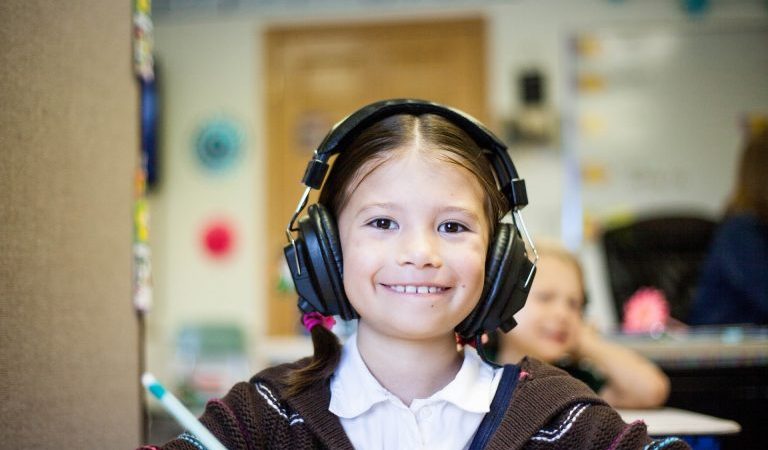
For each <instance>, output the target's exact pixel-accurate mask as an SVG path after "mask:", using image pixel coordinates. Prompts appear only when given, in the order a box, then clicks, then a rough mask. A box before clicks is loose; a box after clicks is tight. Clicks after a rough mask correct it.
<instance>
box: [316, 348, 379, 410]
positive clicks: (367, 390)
mask: <svg viewBox="0 0 768 450" xmlns="http://www.w3.org/2000/svg"><path fill="white" fill-rule="evenodd" d="M390 395H392V394H390V393H389V391H387V390H386V389H384V387H383V386H382V385H381V384H379V382H378V381H377V380H376V378H374V377H373V375H372V374H371V372H370V371H369V370H368V366H366V365H365V362H364V361H363V358H362V357H361V356H360V352H359V351H358V349H357V334H353V335H351V336H350V337H349V338H348V339H347V341H346V343H345V344H344V347H343V348H342V350H341V359H340V360H339V365H338V366H337V367H336V371H335V372H334V374H333V377H331V403H330V405H329V406H328V409H329V410H330V411H331V412H332V413H334V414H336V415H337V416H339V417H342V418H347V419H351V418H353V417H357V416H359V415H361V414H363V413H364V412H366V411H368V410H369V409H371V407H373V405H375V404H377V403H379V402H383V401H386V400H387V399H388V398H389V396H390Z"/></svg>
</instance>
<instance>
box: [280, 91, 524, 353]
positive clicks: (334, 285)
mask: <svg viewBox="0 0 768 450" xmlns="http://www.w3.org/2000/svg"><path fill="white" fill-rule="evenodd" d="M398 114H410V115H414V116H418V115H421V114H435V115H438V116H441V117H443V118H445V119H446V120H448V121H449V122H451V123H452V124H454V125H456V126H457V127H459V128H461V129H462V130H463V131H464V132H466V133H467V134H468V135H469V136H470V137H471V138H472V139H473V140H474V141H475V142H476V143H477V145H478V146H479V147H480V148H481V149H482V152H483V155H484V156H485V157H487V158H488V160H489V162H490V163H491V166H492V168H493V171H494V172H495V175H496V179H497V182H498V184H499V186H500V190H501V192H502V193H503V194H504V196H505V197H506V198H507V201H508V202H509V205H510V207H511V209H512V212H513V221H514V225H513V224H510V223H506V222H500V223H498V224H497V227H496V233H495V237H494V239H493V240H492V241H491V243H490V246H489V248H488V255H487V257H486V263H485V283H484V285H483V293H482V295H481V297H480V301H479V302H478V304H477V306H476V307H475V308H474V309H473V310H472V312H471V313H470V314H469V316H467V317H466V318H465V319H464V320H463V321H462V322H461V323H460V324H459V325H458V326H457V327H456V332H457V333H458V334H459V335H460V336H461V337H462V338H464V339H471V338H477V337H478V336H480V335H481V334H482V333H484V332H488V333H490V332H492V331H495V330H496V329H497V328H501V329H502V330H504V331H505V332H506V331H509V330H511V329H512V328H514V326H515V325H517V322H515V319H514V318H513V317H512V316H513V314H515V313H516V312H517V311H519V310H520V308H522V307H523V305H524V304H525V299H526V297H527V296H528V291H529V290H530V287H531V283H532V282H533V277H534V274H535V272H536V259H538V254H537V253H536V249H535V247H534V246H533V243H532V242H531V239H530V237H529V236H528V232H527V231H526V229H525V223H524V222H523V220H522V216H521V215H520V209H521V208H523V207H524V206H525V205H526V204H528V198H527V194H526V190H525V181H523V180H522V179H520V178H518V176H517V170H515V166H514V164H512V160H511V159H510V157H509V155H508V153H507V147H506V146H505V145H504V144H503V143H502V142H501V141H500V140H499V139H498V138H497V137H496V136H494V135H493V133H491V132H490V131H488V130H487V129H486V128H485V127H484V126H483V125H482V124H481V123H480V122H478V121H477V120H475V119H474V118H472V117H470V116H469V115H467V114H465V113H463V112H461V111H458V110H456V109H452V108H449V107H446V106H443V105H439V104H437V103H432V102H427V101H423V100H414V99H395V100H384V101H380V102H376V103H372V104H370V105H368V106H365V107H363V108H361V109H359V110H358V111H356V112H354V113H353V114H351V115H350V116H348V117H347V118H345V119H343V120H342V121H341V122H339V123H337V124H336V125H335V126H334V127H333V128H332V129H331V131H330V132H329V133H328V135H327V136H326V137H325V139H324V140H323V142H322V143H321V144H320V146H319V147H318V148H317V150H315V153H314V156H313V158H312V160H311V161H310V162H309V164H308V165H307V169H306V171H305V172H304V178H303V179H302V182H303V183H304V185H306V186H307V188H306V189H305V191H304V194H303V195H302V198H301V200H300V201H299V204H298V206H297V208H296V212H295V213H294V214H293V217H292V218H291V221H290V222H289V223H288V227H287V228H286V235H287V237H288V241H289V244H288V245H286V246H285V250H284V252H285V258H286V261H287V262H288V267H289V268H290V271H291V275H292V277H293V282H294V285H295V287H296V292H297V293H298V294H299V300H298V304H299V309H301V310H302V311H303V312H305V313H308V312H313V311H317V312H319V313H321V314H323V315H325V316H330V315H338V316H341V318H342V319H344V320H351V319H355V318H357V317H358V315H357V312H356V311H355V310H354V308H353V307H352V305H351V304H350V302H349V300H348V299H347V296H346V293H345V292H344V283H343V278H342V274H343V259H342V255H341V243H340V242H339V238H338V231H337V228H336V220H335V218H334V217H333V215H332V214H331V213H330V212H329V211H328V210H327V209H326V208H325V207H324V206H323V205H321V204H319V203H316V204H312V205H310V206H309V208H308V210H307V213H308V214H307V216H305V217H303V218H301V220H299V223H298V228H295V227H294V224H295V222H296V218H297V217H298V216H299V214H300V213H301V211H302V210H303V209H304V207H305V206H306V204H307V199H308V198H309V192H310V190H312V189H320V187H321V186H322V184H323V180H324V179H325V175H326V173H327V171H328V160H329V158H330V157H331V156H332V155H335V154H337V153H340V152H342V151H344V149H345V148H346V147H347V146H348V145H349V144H350V143H351V142H352V141H353V140H354V139H355V138H356V137H357V136H358V135H359V134H360V132H362V131H363V130H364V129H366V128H367V127H369V126H370V125H372V124H374V123H376V122H378V121H380V120H382V119H384V118H386V117H390V116H394V115H398ZM515 216H516V217H517V220H516V219H515ZM518 223H519V224H520V226H521V228H522V230H523V232H524V234H525V236H526V238H527V239H528V241H529V242H531V248H532V249H533V253H534V255H535V259H534V261H533V262H531V261H530V260H529V259H528V254H527V252H526V248H525V243H524V242H523V239H522V236H521V234H520V231H519V229H518V226H516V225H518ZM293 232H298V236H297V237H296V238H295V239H294V237H293V234H292V233H293Z"/></svg>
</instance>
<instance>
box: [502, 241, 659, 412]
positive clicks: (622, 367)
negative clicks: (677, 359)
mask: <svg viewBox="0 0 768 450" xmlns="http://www.w3.org/2000/svg"><path fill="white" fill-rule="evenodd" d="M538 248H539V257H540V260H539V264H538V272H537V275H536V278H535V280H534V282H533V286H532V287H531V293H530V295H529V296H528V301H527V302H526V304H525V306H524V307H523V309H522V310H520V312H518V313H517V314H516V315H515V319H516V320H517V323H518V324H517V327H515V328H514V329H512V330H511V331H510V332H509V333H506V334H505V335H504V334H502V335H501V342H500V351H499V353H498V358H497V359H498V361H499V362H500V363H517V362H518V361H520V359H521V358H523V357H524V356H530V357H533V358H536V359H539V360H542V361H544V362H548V363H551V364H555V365H557V366H559V367H561V368H563V369H565V370H566V371H568V372H569V373H571V375H573V376H574V377H576V378H578V379H580V380H582V381H584V382H585V383H586V384H587V385H589V387H591V388H592V389H593V390H594V391H595V392H597V393H598V394H599V395H600V396H601V397H602V398H603V399H604V400H605V401H607V402H608V403H609V404H610V405H611V406H613V407H615V408H651V407H656V406H660V405H662V404H663V403H664V402H665V401H666V399H667V396H668V395H669V380H668V378H667V377H666V375H664V373H663V372H662V371H661V370H659V368H658V367H656V366H655V365H654V364H653V363H652V362H650V361H648V360H647V359H645V358H644V357H643V356H641V355H639V354H637V353H635V352H634V351H632V350H630V349H627V348H625V347H622V346H621V345H618V344H615V343H612V342H609V341H606V340H604V339H602V338H601V337H600V335H599V334H598V332H597V331H596V330H594V329H593V328H592V327H590V326H589V325H588V324H586V323H585V322H584V318H583V311H584V305H585V295H584V279H583V276H582V270H581V265H580V264H579V262H578V260H577V259H576V257H575V256H574V255H573V254H571V253H569V252H568V251H567V250H565V249H564V248H562V247H561V246H559V245H557V244H554V243H544V244H543V245H542V244H541V243H540V244H539V245H538Z"/></svg>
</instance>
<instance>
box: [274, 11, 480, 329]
mask: <svg viewBox="0 0 768 450" xmlns="http://www.w3.org/2000/svg"><path fill="white" fill-rule="evenodd" d="M266 55H267V62H266V71H267V72H266V83H267V85H266V86H267V103H268V104H267V108H266V112H267V143H268V146H267V171H266V172H267V177H268V180H267V189H268V191H267V197H268V199H267V232H268V236H267V243H268V245H267V246H266V248H265V251H266V252H267V255H266V256H267V262H268V265H269V267H270V272H269V274H268V277H269V278H268V281H269V284H268V285H267V286H265V289H268V293H267V295H266V298H267V323H268V327H267V334H269V335H290V334H295V333H296V330H297V324H298V312H297V311H298V310H297V307H296V294H295V293H294V292H285V291H284V290H280V289H278V286H279V282H278V280H279V276H280V264H281V263H282V248H283V246H284V245H285V244H286V237H285V228H286V225H287V223H288V220H289V219H290V217H291V215H292V213H293V211H294V210H295V207H296V203H297V202H298V200H299V197H300V196H301V192H302V191H303V185H301V184H300V179H301V176H302V174H303V173H304V168H305V166H306V164H307V162H308V161H309V159H310V156H311V154H312V151H313V150H314V148H315V146H316V145H318V144H319V143H320V141H321V140H322V138H323V137H324V135H325V133H326V132H327V131H328V130H329V129H330V127H331V126H332V125H333V124H334V123H335V122H337V121H338V120H340V119H341V118H343V117H344V116H346V115H347V114H349V113H351V112H353V111H354V110H356V109H358V108H360V107H361V106H364V105H365V104H368V103H371V102H374V101H377V100H381V99H385V98H396V97H415V98H421V99H426V100H432V101H437V102H440V103H445V104H448V105H451V106H454V107H457V108H460V109H462V110H464V111H466V112H468V113H470V114H471V115H473V116H475V117H477V118H478V119H480V120H485V119H486V106H485V92H486V91H485V32H484V23H483V21H482V19H477V18H469V19H451V20H440V21H429V22H405V23H403V22H397V23H362V24H360V23H358V24H352V25H323V26H303V27H295V26H291V27H279V28H273V29H270V30H269V31H268V32H267V35H266ZM314 198H315V197H312V200H314Z"/></svg>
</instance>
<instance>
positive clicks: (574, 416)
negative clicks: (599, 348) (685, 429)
mask: <svg viewBox="0 0 768 450" xmlns="http://www.w3.org/2000/svg"><path fill="white" fill-rule="evenodd" d="M307 362H308V359H303V360H300V361H297V362H295V363H292V364H284V365H281V366H277V367H273V368H270V369H267V370H265V371H263V372H261V373H259V374H257V375H255V376H254V377H253V378H252V379H251V381H250V382H249V383H244V382H243V383H238V384H237V385H235V386H234V387H233V388H232V390H230V391H229V393H228V394H227V395H226V396H225V397H224V398H223V399H221V400H212V401H210V402H209V403H208V405H207V406H206V410H205V413H204V414H203V416H202V417H201V419H200V420H201V421H202V422H203V423H204V424H205V425H206V426H207V427H208V428H209V429H210V430H211V431H212V432H213V434H215V435H216V436H217V437H218V438H219V440H221V442H222V443H223V444H224V445H225V446H226V447H227V449H229V450H255V449H290V450H294V449H324V448H327V449H334V450H335V449H340V450H341V449H346V450H352V449H353V447H352V444H351V443H350V442H349V439H348V438H347V436H346V434H345V433H344V429H343V428H342V426H341V423H340V422H339V419H338V417H336V416H335V415H334V414H332V413H331V412H330V411H328V405H329V403H330V400H331V391H330V389H329V385H328V383H325V384H323V385H321V386H317V388H313V389H309V390H307V391H305V392H303V393H302V394H300V395H297V396H295V397H293V398H285V397H284V395H283V394H282V393H283V391H284V389H285V385H284V380H285V374H286V371H287V370H288V369H290V368H296V367H299V366H301V365H305V364H307ZM486 448H487V449H489V450H492V449H498V450H506V449H523V448H524V449H601V450H605V449H610V450H613V449H617V450H618V449H642V448H648V449H649V450H650V449H653V450H658V449H665V450H666V449H669V450H673V449H686V448H689V447H688V446H687V445H686V444H685V443H684V442H683V441H680V440H678V439H665V440H660V441H651V439H650V438H649V437H648V435H647V433H646V427H645V424H643V423H642V422H635V423H632V424H629V425H628V424H625V423H624V422H623V421H622V420H621V417H620V416H619V415H618V413H616V411H614V410H613V409H612V408H610V407H609V406H607V405H606V404H605V402H603V401H602V400H601V399H600V398H599V397H597V396H596V395H595V394H594V393H593V392H592V391H591V390H589V388H587V387H586V385H584V384H583V383H581V382H580V381H578V380H576V379H574V378H572V377H571V376H569V375H568V374H567V373H565V372H564V371H562V370H560V369H557V368H555V367H552V366H549V365H547V364H544V363H541V362H539V361H536V360H533V359H524V360H523V361H522V362H521V372H520V378H519V381H518V383H517V385H516V387H515V389H514V391H513V393H512V398H511V399H510V401H509V403H508V407H507V409H506V412H505V414H504V417H503V419H502V420H501V422H500V424H499V426H498V428H496V430H495V432H494V433H493V434H492V435H491V438H490V440H489V441H488V444H487V446H486ZM141 449H143V450H150V449H153V450H154V449H162V450H204V449H205V448H204V447H203V446H202V445H201V444H200V443H199V442H198V441H197V439H195V437H194V436H192V435H190V434H188V433H183V434H182V435H180V436H179V437H178V438H176V439H174V440H173V441H171V442H169V443H167V444H165V445H164V446H162V447H153V446H144V447H142V448H141Z"/></svg>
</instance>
